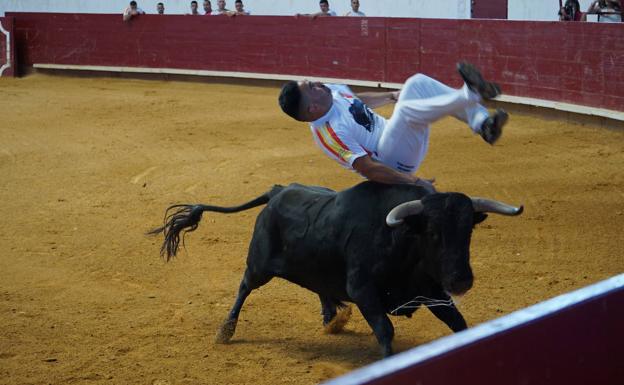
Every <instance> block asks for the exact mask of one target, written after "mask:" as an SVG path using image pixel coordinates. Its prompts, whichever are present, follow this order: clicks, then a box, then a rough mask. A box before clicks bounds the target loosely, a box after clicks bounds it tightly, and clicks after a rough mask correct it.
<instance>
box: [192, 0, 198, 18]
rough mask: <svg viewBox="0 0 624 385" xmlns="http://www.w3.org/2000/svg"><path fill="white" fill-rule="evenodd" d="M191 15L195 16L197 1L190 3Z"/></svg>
mask: <svg viewBox="0 0 624 385" xmlns="http://www.w3.org/2000/svg"><path fill="white" fill-rule="evenodd" d="M191 13H192V14H193V15H196V14H197V1H195V0H193V1H191Z"/></svg>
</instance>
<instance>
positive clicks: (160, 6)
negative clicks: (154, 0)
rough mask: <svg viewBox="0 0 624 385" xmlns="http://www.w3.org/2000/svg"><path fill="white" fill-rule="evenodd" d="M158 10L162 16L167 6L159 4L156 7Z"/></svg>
mask: <svg viewBox="0 0 624 385" xmlns="http://www.w3.org/2000/svg"><path fill="white" fill-rule="evenodd" d="M156 10H157V11H158V13H159V14H160V15H162V14H163V13H165V6H164V5H163V4H158V5H157V6H156Z"/></svg>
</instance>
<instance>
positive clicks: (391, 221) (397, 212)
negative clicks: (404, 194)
mask: <svg viewBox="0 0 624 385" xmlns="http://www.w3.org/2000/svg"><path fill="white" fill-rule="evenodd" d="M423 208H424V206H423V204H422V202H421V201H420V200H416V201H409V202H405V203H401V204H400V205H398V206H396V207H395V208H393V209H392V210H390V212H389V213H388V215H387V216H386V223H387V224H388V226H390V227H396V226H398V225H400V224H401V223H403V219H404V218H405V217H409V216H410V215H418V214H420V212H421V211H422V210H423Z"/></svg>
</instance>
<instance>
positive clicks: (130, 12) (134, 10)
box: [123, 0, 145, 21]
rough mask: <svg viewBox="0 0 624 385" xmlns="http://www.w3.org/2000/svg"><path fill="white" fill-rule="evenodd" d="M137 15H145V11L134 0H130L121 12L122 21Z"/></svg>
mask: <svg viewBox="0 0 624 385" xmlns="http://www.w3.org/2000/svg"><path fill="white" fill-rule="evenodd" d="M137 15H145V12H144V11H143V10H142V9H141V8H139V7H138V6H137V2H136V1H134V0H132V1H131V2H130V5H129V6H128V8H126V9H125V10H124V12H123V21H130V19H132V18H133V17H135V16H137Z"/></svg>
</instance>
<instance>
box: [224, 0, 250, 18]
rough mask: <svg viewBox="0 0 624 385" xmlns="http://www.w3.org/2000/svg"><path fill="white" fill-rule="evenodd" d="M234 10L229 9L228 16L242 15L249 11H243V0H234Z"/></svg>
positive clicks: (247, 13) (248, 13)
mask: <svg viewBox="0 0 624 385" xmlns="http://www.w3.org/2000/svg"><path fill="white" fill-rule="evenodd" d="M234 8H235V10H234V11H231V12H230V13H228V15H229V16H236V15H240V16H244V15H247V16H248V15H250V12H248V11H245V6H244V5H243V0H236V1H235V2H234Z"/></svg>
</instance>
